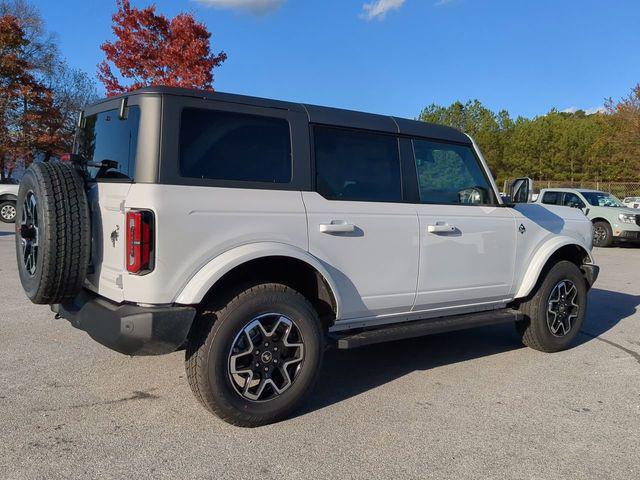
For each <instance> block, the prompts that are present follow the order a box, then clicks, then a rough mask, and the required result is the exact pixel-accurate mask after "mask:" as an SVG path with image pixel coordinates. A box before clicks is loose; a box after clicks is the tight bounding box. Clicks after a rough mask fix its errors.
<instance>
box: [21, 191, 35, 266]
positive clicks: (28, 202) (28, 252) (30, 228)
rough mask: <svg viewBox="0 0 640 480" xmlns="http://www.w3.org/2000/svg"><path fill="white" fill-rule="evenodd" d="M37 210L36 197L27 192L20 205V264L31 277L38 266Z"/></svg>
mask: <svg viewBox="0 0 640 480" xmlns="http://www.w3.org/2000/svg"><path fill="white" fill-rule="evenodd" d="M38 232H39V224H38V209H37V202H36V196H35V195H34V193H33V192H31V191H30V192H28V193H27V195H26V196H25V198H24V202H23V204H22V218H21V219H20V228H19V229H18V233H19V235H20V243H21V244H22V262H23V265H24V268H25V270H26V271H27V273H28V274H29V275H31V276H32V277H33V276H34V275H35V273H36V267H37V265H38Z"/></svg>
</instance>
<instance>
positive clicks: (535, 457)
mask: <svg viewBox="0 0 640 480" xmlns="http://www.w3.org/2000/svg"><path fill="white" fill-rule="evenodd" d="M595 257H596V260H597V261H598V263H599V264H600V265H601V267H602V272H601V277H600V279H599V280H598V283H597V284H596V287H595V288H594V289H593V290H592V291H591V293H590V306H589V314H588V318H587V321H586V323H585V326H584V333H583V334H582V335H581V336H580V337H579V341H578V342H577V344H576V346H575V348H573V349H571V350H568V351H566V352H561V353H557V354H544V353H540V352H536V351H533V350H530V349H528V348H525V347H522V346H521V344H519V342H518V339H517V338H516V335H515V334H514V330H513V328H512V326H510V325H501V326H495V327H486V328H479V329H475V330H468V331H464V332H456V333H449V334H442V335H436V336H432V337H425V338H419V339H412V340H407V341H401V342H395V343H389V344H382V345H375V346H370V347H364V348H361V349H356V350H352V351H331V352H329V353H328V354H327V357H326V361H325V366H324V369H323V372H322V376H321V379H320V382H319V385H318V388H317V389H316V391H315V393H314V395H313V398H312V400H311V401H310V403H309V404H308V405H307V406H306V407H305V408H304V409H303V410H302V411H300V412H299V413H298V414H297V416H295V418H292V419H290V420H287V421H284V422H281V423H278V424H275V425H270V426H267V427H261V428H257V429H242V428H237V427H233V426H230V425H227V424H225V423H223V422H222V421H220V420H218V419H217V418H216V417H214V416H212V415H210V414H209V413H207V412H206V411H205V410H204V409H203V408H202V407H201V406H200V405H199V404H198V402H197V401H196V400H195V398H193V396H192V394H191V392H190V390H189V386H188V385H187V381H186V378H185V373H184V365H183V359H184V355H183V353H181V352H178V353H175V354H172V355H167V356H162V357H133V358H130V357H127V356H124V355H120V354H118V353H115V352H112V351H110V350H108V349H106V348H104V347H102V346H101V345H99V344H97V343H95V342H94V341H93V340H91V338H89V337H88V336H87V335H86V334H85V333H84V332H82V331H79V330H76V329H74V328H73V327H71V325H70V324H69V323H67V322H66V321H64V320H55V319H54V317H53V314H52V313H51V312H50V311H49V309H48V307H46V306H37V305H32V304H31V303H30V302H29V301H28V299H27V298H26V297H25V295H24V293H23V291H22V289H21V287H20V282H19V280H18V277H17V272H16V265H15V258H14V234H13V231H12V227H11V226H7V225H2V226H0V295H1V297H0V298H1V299H2V300H1V303H0V478H2V479H7V480H8V479H20V480H25V479H45V478H46V479H55V478H79V479H93V478H100V479H108V478H136V479H145V478H211V479H226V478H229V479H245V478H246V479H251V480H268V479H272V478H273V479H278V480H285V479H312V478H313V479H316V478H317V479H351V478H362V479H378V478H379V479H388V478H403V479H411V478H416V479H417V478H421V479H422V478H453V479H459V478H510V479H520V478H522V479H556V478H557V479H560V478H564V479H583V478H584V479H586V478H589V479H606V478H625V479H627V478H628V479H631V478H640V449H639V448H638V445H640V313H639V311H638V306H639V305H640V273H639V270H640V248H633V247H632V248H611V249H606V250H597V251H596V252H595Z"/></svg>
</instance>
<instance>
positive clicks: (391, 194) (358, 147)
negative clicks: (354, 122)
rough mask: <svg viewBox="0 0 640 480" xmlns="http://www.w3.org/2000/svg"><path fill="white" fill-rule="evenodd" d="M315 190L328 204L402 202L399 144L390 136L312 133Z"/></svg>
mask: <svg viewBox="0 0 640 480" xmlns="http://www.w3.org/2000/svg"><path fill="white" fill-rule="evenodd" d="M314 146H315V159H316V189H317V191H318V193H320V194H321V195H322V196H323V197H325V198H327V199H329V200H353V201H372V202H397V201H401V200H402V186H401V177H400V156H399V154H398V140H397V138H395V137H393V136H390V135H381V134H375V133H369V132H360V131H353V130H342V129H337V128H329V127H316V128H315V129H314Z"/></svg>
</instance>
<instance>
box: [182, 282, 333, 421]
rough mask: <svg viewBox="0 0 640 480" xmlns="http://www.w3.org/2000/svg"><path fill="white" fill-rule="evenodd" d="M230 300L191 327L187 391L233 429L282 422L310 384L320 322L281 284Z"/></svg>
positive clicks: (320, 342)
mask: <svg viewBox="0 0 640 480" xmlns="http://www.w3.org/2000/svg"><path fill="white" fill-rule="evenodd" d="M230 297H231V299H230V300H229V301H228V302H227V303H226V305H224V306H223V307H221V308H219V309H217V310H216V311H209V312H203V313H202V314H201V315H200V316H199V318H197V319H196V322H195V323H194V326H193V329H192V332H191V333H190V336H189V340H188V343H187V349H186V356H185V366H186V371H187V378H188V380H189V385H190V386H191V390H192V391H193V393H194V395H195V396H196V398H197V399H198V400H199V401H200V403H202V405H204V407H205V408H207V409H208V410H209V411H210V412H212V413H214V414H215V415H217V416H218V417H220V418H221V419H222V420H224V421H225V422H228V423H231V424H233V425H238V426H242V427H257V426H260V425H266V424H269V423H273V422H277V421H280V420H283V419H285V418H287V417H288V416H289V415H291V414H292V413H293V412H294V411H295V410H296V409H297V408H298V407H299V406H300V405H301V404H302V402H303V401H304V399H305V398H306V397H307V396H308V395H309V393H310V392H311V391H312V389H313V386H314V385H315V383H316V380H317V377H318V373H319V371H320V368H321V365H322V357H323V354H324V335H323V332H322V329H321V328H320V321H319V319H318V315H317V313H316V311H315V310H314V308H313V307H312V306H311V304H310V303H309V302H308V301H307V299H306V298H305V297H303V296H302V295H301V294H300V293H298V292H296V291H295V290H293V289H291V288H289V287H287V286H285V285H281V284H276V283H264V284H259V285H255V286H252V287H249V288H246V289H242V290H241V291H239V292H238V293H237V294H235V295H231V296H230ZM282 319H284V320H282ZM256 322H258V323H260V325H262V327H260V326H259V325H258V324H257V323H256ZM267 334H268V335H267ZM285 371H286V372H287V373H286V376H285V374H284V373H283V372H285Z"/></svg>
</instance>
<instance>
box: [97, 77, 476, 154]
mask: <svg viewBox="0 0 640 480" xmlns="http://www.w3.org/2000/svg"><path fill="white" fill-rule="evenodd" d="M143 94H158V95H174V96H183V97H192V98H201V99H203V100H217V101H221V102H229V103H239V104H243V105H253V106H257V107H266V108H279V109H284V110H290V111H295V112H305V113H306V114H307V116H308V118H309V123H316V124H322V125H331V126H337V127H353V128H359V129H365V130H373V131H378V132H385V133H398V134H401V135H409V136H416V137H425V138H433V139H441V140H446V141H451V142H459V143H467V144H468V143H471V140H470V139H469V137H468V136H467V135H465V134H464V133H462V132H461V131H459V130H457V129H455V128H452V127H447V126H444V125H438V124H435V123H427V122H421V121H417V120H409V119H406V118H399V117H393V116H389V115H378V114H373V113H365V112H357V111H354V110H345V109H341V108H332V107H322V106H318V105H309V104H305V103H295V102H286V101H282V100H271V99H267V98H260V97H251V96H247V95H236V94H233V93H223V92H211V91H205V90H195V89H189V88H177V87H160V86H158V87H144V88H140V89H138V90H134V91H132V92H128V93H126V94H123V95H119V96H118V97H127V96H131V95H143ZM118 97H109V98H108V99H104V100H100V101H98V102H96V103H97V104H99V103H101V102H104V101H108V100H113V99H114V98H118Z"/></svg>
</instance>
